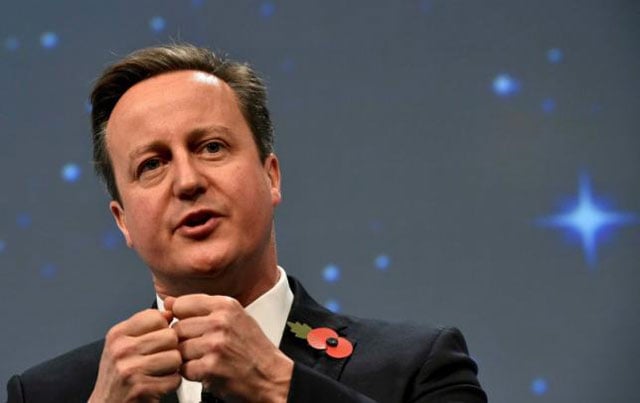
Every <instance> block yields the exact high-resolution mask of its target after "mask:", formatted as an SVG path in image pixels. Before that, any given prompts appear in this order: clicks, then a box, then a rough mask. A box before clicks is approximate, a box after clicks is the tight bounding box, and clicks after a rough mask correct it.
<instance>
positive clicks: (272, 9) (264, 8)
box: [260, 1, 276, 18]
mask: <svg viewBox="0 0 640 403" xmlns="http://www.w3.org/2000/svg"><path fill="white" fill-rule="evenodd" d="M275 13H276V5H275V4H273V3H272V2H270V1H263V2H262V4H260V15H261V16H262V17H264V18H271V17H273V15H274V14H275Z"/></svg>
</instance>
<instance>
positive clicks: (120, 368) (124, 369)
mask: <svg viewBox="0 0 640 403" xmlns="http://www.w3.org/2000/svg"><path fill="white" fill-rule="evenodd" d="M115 372H116V374H117V376H118V378H119V379H121V380H122V381H123V382H124V383H125V384H134V385H135V383H134V382H132V379H133V376H134V375H135V368H133V367H132V366H131V365H129V364H127V363H125V362H122V361H118V362H116V364H115Z"/></svg>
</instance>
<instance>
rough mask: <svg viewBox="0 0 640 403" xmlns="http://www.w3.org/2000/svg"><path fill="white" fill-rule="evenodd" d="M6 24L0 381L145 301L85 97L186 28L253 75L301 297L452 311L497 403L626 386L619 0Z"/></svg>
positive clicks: (230, 7) (88, 13)
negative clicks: (111, 206) (261, 88)
mask: <svg viewBox="0 0 640 403" xmlns="http://www.w3.org/2000/svg"><path fill="white" fill-rule="evenodd" d="M0 21H1V23H0V41H2V42H0V46H1V47H0V90H1V95H2V96H1V97H0V136H1V137H0V139H1V142H0V183H2V187H3V189H4V191H3V192H2V196H1V197H0V294H1V295H2V301H3V303H2V308H0V309H1V310H0V313H1V314H2V318H3V331H2V332H1V334H0V349H1V352H2V364H1V366H0V379H1V380H2V383H3V384H4V383H5V382H6V380H7V379H8V377H9V376H10V374H12V373H16V372H20V371H22V370H24V369H26V368H27V367H29V366H31V365H34V364H36V363H38V362H41V361H43V360H45V359H47V358H51V357H53V356H54V355H57V354H60V353H62V352H64V351H67V350H69V349H70V348H73V347H76V346H78V345H80V344H84V343H86V342H89V341H92V340H94V339H97V338H100V337H102V336H103V335H104V333H105V332H106V330H107V329H108V328H109V327H111V326H112V325H113V324H114V323H116V322H118V321H121V320H123V319H124V318H126V317H128V316H129V315H131V314H132V313H134V312H136V311H138V310H140V309H142V308H145V307H147V306H148V305H149V304H150V303H151V301H152V300H153V289H152V287H151V283H150V279H149V275H148V274H147V271H146V269H145V267H143V265H142V263H141V262H140V261H139V260H138V259H137V257H136V256H135V254H134V253H132V252H131V251H129V250H128V249H127V248H126V246H125V244H124V242H123V240H122V238H121V236H120V234H119V232H118V231H117V229H116V227H115V225H114V223H113V222H112V219H111V217H110V214H109V213H108V210H107V203H108V199H107V196H106V192H105V191H104V190H103V188H102V186H101V185H100V184H99V183H98V181H97V179H96V178H95V177H94V175H93V172H92V166H91V157H90V130H89V112H90V106H89V105H88V103H87V97H88V94H89V91H90V88H91V85H92V82H93V80H94V79H95V77H96V76H97V75H98V74H99V72H100V71H101V70H102V69H103V68H104V67H105V66H106V64H108V63H109V62H111V61H114V60H116V59H117V58H118V57H119V56H122V55H125V54H127V53H128V52H130V51H132V50H134V49H136V48H140V47H144V46H149V45H154V44H159V43H165V42H168V41H172V40H175V41H181V40H184V41H189V42H193V43H195V44H198V45H203V46H208V47H210V48H212V49H214V50H217V51H220V52H224V53H227V54H228V55H229V56H230V57H232V58H234V59H238V60H242V61H248V62H250V63H251V64H252V65H253V66H254V67H255V68H256V69H257V70H258V71H260V72H261V73H262V75H263V76H264V77H265V79H266V81H267V84H268V87H269V89H270V106H271V109H272V112H273V116H274V121H275V125H276V150H277V153H278V155H279V156H280V159H281V163H282V169H283V174H284V189H283V193H284V202H283V204H282V205H281V206H280V207H279V210H278V216H277V238H278V249H279V255H280V262H281V264H282V265H283V266H284V267H285V269H286V270H287V271H288V272H290V273H291V274H294V275H296V276H298V277H299V278H300V279H301V280H302V281H303V282H304V283H305V284H306V285H307V287H308V288H309V289H310V291H311V293H312V294H313V295H314V296H315V297H316V298H317V299H318V300H319V301H321V302H322V303H324V304H325V305H326V306H327V307H329V308H330V309H332V310H336V311H342V312H347V313H352V314H357V315H361V316H369V317H377V318H382V319H388V320H411V321H418V322H433V323H439V324H446V325H455V326H458V327H460V328H461V329H462V331H463V332H464V334H465V335H466V337H467V340H468V343H469V348H470V350H471V353H472V356H473V357H474V359H475V360H477V361H478V363H479V366H480V380H481V382H482V383H483V385H484V387H485V389H486V390H487V392H488V394H489V397H490V401H492V402H505V403H506V402H563V403H566V402H581V403H582V402H605V401H607V402H631V401H635V400H637V397H636V395H637V393H635V385H636V383H637V374H638V373H640V348H639V347H638V342H637V339H638V337H640V319H639V318H640V269H639V267H640V266H639V263H638V262H639V261H640V248H639V247H638V245H639V243H640V191H639V187H638V178H639V176H638V172H639V171H640V157H639V156H640V136H639V134H640V133H639V132H638V130H639V128H640V114H639V113H638V111H639V110H640V109H639V108H640V98H639V96H638V94H640V46H639V45H640V6H639V5H638V3H637V2H632V1H623V0H619V1H595V0H593V1H577V0H567V1H536V2H532V1H492V2H474V1H444V0H422V1H415V0H412V1H395V2H391V1H388V2H385V1H367V2H341V1H323V2H312V1H295V2H294V1H290V2H288V1H274V0H251V1H248V0H242V1H233V2H230V1H213V0H211V1H204V0H201V1H196V0H194V1H187V0H182V1H136V2H126V1H110V2H86V1H57V2H28V1H20V2H18V1H6V2H4V4H3V5H2V12H1V13H0ZM5 398H6V394H5V391H4V389H3V390H2V392H0V400H4V399H5Z"/></svg>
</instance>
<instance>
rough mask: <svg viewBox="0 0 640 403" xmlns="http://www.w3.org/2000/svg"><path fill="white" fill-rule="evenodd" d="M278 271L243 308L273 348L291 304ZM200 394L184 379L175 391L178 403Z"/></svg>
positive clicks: (161, 304)
mask: <svg viewBox="0 0 640 403" xmlns="http://www.w3.org/2000/svg"><path fill="white" fill-rule="evenodd" d="M278 270H279V271H280V278H278V281H277V282H276V284H275V285H274V286H273V287H272V288H271V289H270V290H269V291H267V292H265V293H264V294H262V295H261V296H260V297H258V299H256V300H255V301H253V302H252V303H251V304H249V305H248V306H246V307H245V308H244V310H245V311H246V312H247V314H248V315H249V316H251V317H252V318H253V319H255V321H256V322H258V325H259V326H260V329H262V332H263V333H264V334H265V335H266V336H267V338H268V339H269V340H270V341H271V342H272V343H273V344H274V345H275V346H279V345H280V339H282V333H283V332H284V327H285V326H286V324H287V317H288V316H289V311H290V310H291V305H292V304H293V292H292V291H291V288H289V282H288V281H287V273H285V271H284V269H283V268H282V267H280V266H278ZM156 301H157V303H158V309H159V310H161V311H164V301H163V300H162V299H161V298H160V296H158V295H156ZM173 321H174V322H176V321H177V319H175V318H174V319H173ZM172 324H173V322H172ZM201 392H202V384H201V383H200V382H192V381H189V380H187V379H184V378H182V383H181V384H180V387H179V388H178V390H177V391H176V393H177V394H178V401H179V402H180V403H199V402H200V393H201Z"/></svg>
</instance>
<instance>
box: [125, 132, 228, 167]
mask: <svg viewBox="0 0 640 403" xmlns="http://www.w3.org/2000/svg"><path fill="white" fill-rule="evenodd" d="M211 133H220V134H224V135H227V136H229V135H232V134H233V132H232V131H231V130H230V129H229V128H228V127H226V126H219V125H211V126H205V127H198V128H195V129H193V130H191V131H190V132H189V133H188V134H187V142H188V143H191V142H192V141H193V140H195V139H198V138H200V137H202V136H204V135H207V134H211ZM163 146H164V143H163V142H161V141H157V140H156V141H152V142H151V143H149V144H143V145H141V146H139V147H136V148H134V149H133V150H131V152H130V153H129V160H130V161H132V160H134V159H135V158H136V157H138V156H139V155H141V154H144V153H146V152H148V151H151V150H157V149H158V148H161V147H163Z"/></svg>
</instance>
